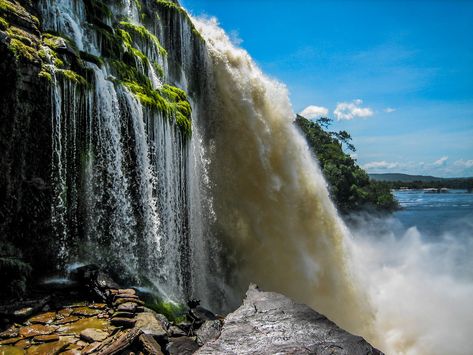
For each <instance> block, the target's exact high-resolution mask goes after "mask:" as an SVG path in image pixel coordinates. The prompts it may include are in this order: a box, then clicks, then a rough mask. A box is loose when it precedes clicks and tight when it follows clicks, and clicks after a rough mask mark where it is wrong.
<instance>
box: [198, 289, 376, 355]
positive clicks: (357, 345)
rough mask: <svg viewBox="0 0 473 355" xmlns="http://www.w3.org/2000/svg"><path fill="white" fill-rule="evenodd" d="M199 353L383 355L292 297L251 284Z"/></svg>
mask: <svg viewBox="0 0 473 355" xmlns="http://www.w3.org/2000/svg"><path fill="white" fill-rule="evenodd" d="M197 354H201V355H203V354H226V355H228V354H346V355H358V354H359V355H367V354H382V353H381V352H380V351H379V350H377V349H375V348H373V347H372V346H371V345H370V344H368V343H367V342H366V341H365V340H364V339H363V338H361V337H359V336H355V335H353V334H350V333H348V332H346V331H344V330H343V329H341V328H339V327H338V326H337V325H336V324H335V323H333V322H332V321H330V320H329V319H327V318H326V317H325V316H323V315H321V314H320V313H317V312H316V311H314V310H312V309H311V308H309V307H308V306H306V305H302V304H297V303H295V302H293V301H292V300H290V299H289V298H287V297H285V296H283V295H280V294H277V293H273V292H262V291H260V290H259V289H258V288H257V287H256V286H254V285H252V286H250V288H249V290H248V292H247V294H246V299H245V301H244V303H243V305H242V306H241V307H240V308H238V309H237V310H236V311H235V312H233V313H231V314H229V315H228V316H227V317H226V318H225V324H224V326H223V329H222V332H221V334H220V336H219V337H218V338H217V339H216V340H213V341H210V342H208V343H207V344H205V345H204V346H203V347H202V348H201V349H200V350H199V351H197Z"/></svg>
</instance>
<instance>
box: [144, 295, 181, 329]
mask: <svg viewBox="0 0 473 355" xmlns="http://www.w3.org/2000/svg"><path fill="white" fill-rule="evenodd" d="M146 307H148V308H150V309H152V310H153V311H155V312H157V313H159V314H162V315H164V316H165V317H166V318H167V319H168V320H169V321H171V322H173V323H175V324H179V323H182V322H185V320H186V313H187V307H186V306H184V305H182V304H178V303H174V302H171V301H163V300H161V299H156V300H154V301H152V302H149V303H146Z"/></svg>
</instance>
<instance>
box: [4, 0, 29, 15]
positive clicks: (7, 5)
mask: <svg viewBox="0 0 473 355" xmlns="http://www.w3.org/2000/svg"><path fill="white" fill-rule="evenodd" d="M22 10H23V11H25V9H23V8H22V7H21V6H19V5H16V4H13V3H11V2H10V1H6V0H0V11H1V12H12V13H15V14H17V13H20V12H23V11H22Z"/></svg>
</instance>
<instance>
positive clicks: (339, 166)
mask: <svg viewBox="0 0 473 355" xmlns="http://www.w3.org/2000/svg"><path fill="white" fill-rule="evenodd" d="M330 123H331V120H330V119H328V118H321V119H319V120H317V121H316V122H312V121H309V120H307V119H306V118H304V117H302V116H299V115H298V116H297V118H296V121H295V124H296V125H297V126H298V127H299V128H300V129H301V131H302V132H303V133H304V135H305V138H306V140H307V143H308V144H309V146H310V147H311V149H312V151H313V152H314V154H315V155H316V156H317V159H318V160H319V164H320V168H321V170H322V172H323V174H324V177H325V179H326V180H327V183H328V185H329V190H330V194H331V196H332V199H333V201H334V203H335V204H336V206H337V208H338V209H339V210H340V211H341V212H342V213H343V214H348V213H350V212H354V211H360V210H374V211H380V212H390V211H394V210H396V209H397V208H398V203H397V201H396V200H395V198H394V196H393V194H392V193H391V190H390V188H389V186H388V185H387V184H385V183H382V182H378V181H372V180H370V178H369V176H368V174H367V173H366V172H365V171H364V170H363V169H362V168H360V167H359V166H358V165H357V164H356V161H355V160H354V159H353V158H352V157H351V156H350V155H349V154H347V153H345V152H344V151H343V144H345V146H346V147H347V148H348V149H349V150H352V151H354V150H355V147H354V146H353V145H352V144H351V143H350V140H351V137H350V135H349V134H348V133H347V132H345V131H341V132H329V131H326V130H325V129H327V128H328V126H329V125H330ZM324 128H325V129H324Z"/></svg>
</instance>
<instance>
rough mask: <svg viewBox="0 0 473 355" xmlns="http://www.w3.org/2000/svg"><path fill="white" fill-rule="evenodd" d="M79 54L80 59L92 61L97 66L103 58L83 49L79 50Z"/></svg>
mask: <svg viewBox="0 0 473 355" xmlns="http://www.w3.org/2000/svg"><path fill="white" fill-rule="evenodd" d="M79 55H80V58H81V59H82V60H85V61H86V62H90V63H94V64H95V65H97V66H98V67H101V66H102V65H103V59H102V58H99V57H97V56H95V55H93V54H90V53H87V52H83V51H80V52H79Z"/></svg>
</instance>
